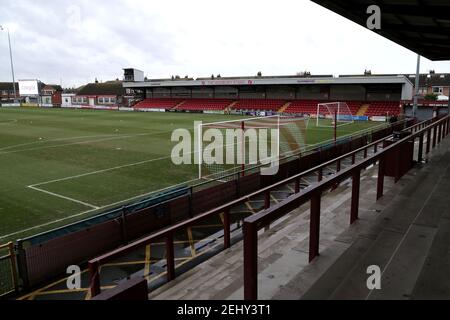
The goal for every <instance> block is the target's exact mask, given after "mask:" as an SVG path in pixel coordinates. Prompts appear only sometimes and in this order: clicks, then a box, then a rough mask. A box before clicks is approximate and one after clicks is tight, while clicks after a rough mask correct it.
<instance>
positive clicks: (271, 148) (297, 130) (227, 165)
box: [197, 115, 309, 182]
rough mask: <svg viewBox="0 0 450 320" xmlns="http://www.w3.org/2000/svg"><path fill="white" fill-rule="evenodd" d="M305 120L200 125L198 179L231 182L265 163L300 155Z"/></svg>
mask: <svg viewBox="0 0 450 320" xmlns="http://www.w3.org/2000/svg"><path fill="white" fill-rule="evenodd" d="M308 121H309V119H307V118H299V117H286V116H279V115H276V116H267V117H259V118H250V119H242V120H232V121H223V122H214V123H205V124H200V125H199V126H198V128H197V130H198V132H197V137H198V142H197V145H198V146H199V147H198V159H199V163H198V166H199V178H200V179H204V180H216V181H221V182H226V181H231V180H233V179H235V178H236V173H239V174H242V175H245V171H247V170H249V169H251V168H256V167H259V166H261V165H263V164H265V163H267V162H268V161H269V162H270V161H271V160H280V158H283V157H287V156H290V155H294V154H298V153H300V152H302V150H305V149H306V147H307V144H306V130H307V126H308ZM213 142H214V144H215V147H212V146H211V143H213ZM218 145H219V146H220V147H217V146H218Z"/></svg>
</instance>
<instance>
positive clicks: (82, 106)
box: [80, 105, 118, 110]
mask: <svg viewBox="0 0 450 320" xmlns="http://www.w3.org/2000/svg"><path fill="white" fill-rule="evenodd" d="M80 107H81V109H95V110H117V109H118V107H117V106H90V105H81V106H80Z"/></svg>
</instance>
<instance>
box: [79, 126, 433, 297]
mask: <svg viewBox="0 0 450 320" xmlns="http://www.w3.org/2000/svg"><path fill="white" fill-rule="evenodd" d="M430 121H434V119H430V120H427V121H424V122H420V123H417V124H414V125H413V126H411V127H409V128H406V129H405V130H412V131H413V130H416V129H417V128H419V127H420V126H424V125H425V124H426V123H429V122H430ZM387 128H389V127H387ZM389 137H390V136H387V137H384V138H382V139H379V140H377V141H374V142H372V143H370V144H367V145H365V146H363V147H361V148H358V149H356V150H353V151H351V152H349V153H347V154H345V155H343V156H340V157H338V158H335V159H332V160H330V161H327V162H325V163H323V164H320V165H318V166H316V167H314V168H311V169H308V170H306V171H303V172H301V173H299V174H297V175H295V176H292V177H289V178H287V179H284V180H282V181H279V182H277V183H275V184H272V185H270V186H268V187H265V188H262V189H260V190H258V191H255V192H253V193H251V194H248V195H246V196H243V197H241V198H239V199H236V200H233V201H230V202H228V203H226V204H224V205H222V206H220V207H217V208H215V209H213V210H209V211H206V212H204V213H201V214H199V215H196V216H195V217H193V218H190V219H188V220H184V221H181V222H179V223H176V224H174V225H172V226H169V227H167V228H165V229H163V230H160V231H157V232H155V233H152V234H150V235H149V236H147V237H144V238H142V239H139V240H136V241H134V242H132V243H130V244H128V245H125V246H122V247H120V248H118V249H115V250H113V251H111V252H108V253H106V254H103V255H101V256H98V257H96V258H94V259H91V260H90V261H89V263H88V264H89V273H90V279H91V285H90V286H91V294H92V296H95V295H97V294H99V293H100V279H99V266H100V265H101V264H104V263H107V262H110V261H111V260H113V259H115V258H117V257H120V256H122V255H124V254H126V253H128V252H131V251H133V250H135V249H137V248H140V247H142V246H145V245H148V244H150V243H152V242H154V241H155V240H158V239H161V238H166V241H168V242H170V241H173V234H174V233H175V232H177V231H179V230H181V229H185V228H187V227H189V226H192V225H195V224H196V223H197V222H199V221H201V220H202V219H204V218H206V217H210V216H213V215H218V214H220V213H224V221H225V223H224V247H225V248H229V247H230V245H231V244H230V221H229V213H230V209H231V208H232V207H234V206H237V205H239V204H243V203H245V202H247V201H248V200H249V199H250V198H252V197H255V196H258V195H262V194H266V199H267V194H268V193H269V195H270V192H271V191H272V190H273V189H276V188H277V187H279V186H282V185H285V184H287V183H291V182H296V189H297V188H299V181H300V179H301V178H302V177H304V176H305V175H308V174H310V173H313V172H315V171H318V170H322V169H323V168H325V167H327V166H329V165H330V164H333V163H336V162H337V163H339V167H340V161H341V160H342V159H345V158H348V157H350V156H352V157H354V156H355V155H356V154H357V153H359V152H364V156H365V157H366V156H367V151H368V149H369V148H371V147H374V148H377V147H378V145H379V144H380V143H382V142H383V141H385V140H386V139H388V138H389ZM352 161H354V159H353V158H352ZM338 171H339V170H338ZM319 179H320V180H321V179H322V177H321V175H319ZM265 202H266V204H265V207H266V208H267V207H268V206H270V201H267V200H266V201H265ZM150 208H152V207H150ZM166 244H167V249H171V250H173V246H170V243H166ZM167 256H168V257H167V265H168V268H167V271H168V280H173V279H174V278H175V273H174V262H173V261H170V260H171V259H170V256H169V255H167Z"/></svg>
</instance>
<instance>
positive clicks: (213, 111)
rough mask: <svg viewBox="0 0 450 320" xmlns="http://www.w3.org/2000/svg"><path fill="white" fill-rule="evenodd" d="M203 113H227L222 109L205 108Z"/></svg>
mask: <svg viewBox="0 0 450 320" xmlns="http://www.w3.org/2000/svg"><path fill="white" fill-rule="evenodd" d="M203 113H205V114H225V111H223V110H222V111H220V110H205V111H203Z"/></svg>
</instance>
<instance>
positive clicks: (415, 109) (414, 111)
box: [412, 54, 420, 117]
mask: <svg viewBox="0 0 450 320" xmlns="http://www.w3.org/2000/svg"><path fill="white" fill-rule="evenodd" d="M419 80H420V54H418V55H417V69H416V83H415V85H414V105H413V110H412V116H413V117H416V116H417V104H418V99H419V86H420V81H419Z"/></svg>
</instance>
